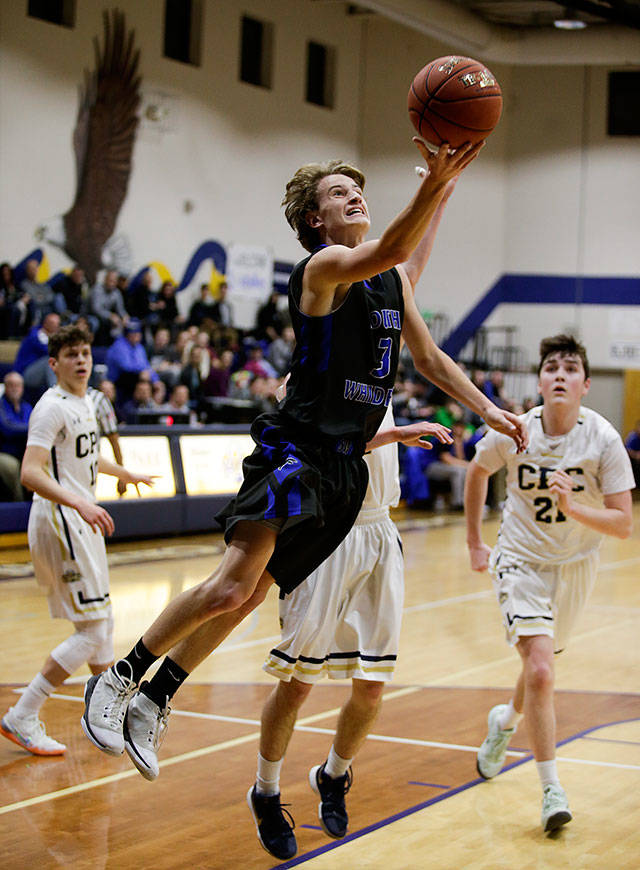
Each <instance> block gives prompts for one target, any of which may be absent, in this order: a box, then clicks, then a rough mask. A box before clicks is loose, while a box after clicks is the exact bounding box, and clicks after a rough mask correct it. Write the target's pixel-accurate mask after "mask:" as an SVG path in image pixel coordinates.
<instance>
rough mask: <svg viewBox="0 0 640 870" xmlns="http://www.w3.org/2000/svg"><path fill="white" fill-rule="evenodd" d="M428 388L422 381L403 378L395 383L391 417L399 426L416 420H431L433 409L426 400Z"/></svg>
mask: <svg viewBox="0 0 640 870" xmlns="http://www.w3.org/2000/svg"><path fill="white" fill-rule="evenodd" d="M427 393H428V387H427V384H426V382H425V381H424V380H422V379H419V380H413V379H412V378H405V379H404V380H403V381H401V382H400V383H396V387H395V390H394V394H393V415H394V417H395V418H396V422H398V421H400V422H399V425H401V424H402V422H403V421H404V422H405V423H412V422H414V421H416V420H425V419H431V417H432V415H433V412H434V410H435V409H434V407H433V405H431V404H430V403H429V401H428V398H427Z"/></svg>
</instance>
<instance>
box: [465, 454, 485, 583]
mask: <svg viewBox="0 0 640 870" xmlns="http://www.w3.org/2000/svg"><path fill="white" fill-rule="evenodd" d="M489 477H490V474H489V472H488V471H485V469H484V468H483V467H482V466H481V465H478V463H477V462H476V460H475V459H472V460H471V462H470V463H469V467H468V468H467V476H466V478H465V482H464V515H465V519H466V522H467V548H468V550H469V559H470V561H471V570H472V571H486V570H487V568H488V566H489V554H490V553H491V548H490V547H488V546H487V545H486V544H485V542H484V541H483V540H482V511H483V508H484V505H485V503H486V501H487V489H488V486H489Z"/></svg>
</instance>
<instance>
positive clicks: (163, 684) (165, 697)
mask: <svg viewBox="0 0 640 870" xmlns="http://www.w3.org/2000/svg"><path fill="white" fill-rule="evenodd" d="M188 676H189V674H188V673H187V672H186V671H184V670H183V669H182V668H181V667H180V665H178V664H176V663H175V662H174V661H173V659H170V658H169V656H167V657H166V658H165V660H164V661H163V662H162V664H161V665H160V667H159V668H158V670H157V671H156V672H155V674H154V675H153V676H152V677H151V679H150V680H149V682H148V683H143V685H142V687H141V689H140V691H141V692H142V693H143V694H144V695H146V696H147V698H151V700H152V701H153V702H154V704H157V705H158V707H160V708H162V709H164V708H165V707H166V706H167V703H168V702H169V701H170V700H171V698H173V696H174V695H175V693H176V692H177V691H178V689H179V688H180V686H181V685H182V684H183V683H184V681H185V680H186V679H187V677H188Z"/></svg>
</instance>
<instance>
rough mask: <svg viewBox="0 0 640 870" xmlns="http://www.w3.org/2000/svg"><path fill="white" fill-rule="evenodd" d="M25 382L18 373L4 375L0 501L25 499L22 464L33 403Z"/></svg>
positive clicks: (0, 409)
mask: <svg viewBox="0 0 640 870" xmlns="http://www.w3.org/2000/svg"><path fill="white" fill-rule="evenodd" d="M23 392H24V382H23V380H22V375H20V374H19V373H18V372H8V373H7V374H6V375H5V376H4V395H3V396H2V397H0V500H5V499H10V500H11V501H24V500H25V498H26V494H25V492H24V490H23V488H22V484H21V483H20V463H21V462H22V457H23V455H24V451H25V448H26V446H27V432H28V429H29V415H30V414H31V410H32V409H31V405H30V404H29V403H28V402H25V401H24V400H23V398H22V395H23Z"/></svg>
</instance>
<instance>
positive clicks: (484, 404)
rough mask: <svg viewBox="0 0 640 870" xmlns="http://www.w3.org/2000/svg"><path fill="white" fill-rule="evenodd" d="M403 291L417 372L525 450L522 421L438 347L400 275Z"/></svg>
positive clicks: (405, 331)
mask: <svg viewBox="0 0 640 870" xmlns="http://www.w3.org/2000/svg"><path fill="white" fill-rule="evenodd" d="M403 295H404V323H403V327H402V337H403V338H404V340H405V341H406V343H407V345H408V347H409V350H410V351H411V355H412V356H413V361H414V364H415V366H416V368H417V369H418V371H419V372H420V374H422V375H424V377H426V378H427V379H428V380H430V381H432V383H434V384H436V386H438V387H440V389H441V390H444V392H445V393H447V394H448V395H450V396H452V397H453V398H454V399H457V400H458V401H459V402H461V403H462V404H463V405H466V406H467V408H470V409H471V410H472V411H474V412H475V413H476V414H478V415H479V416H480V417H482V419H483V420H484V421H485V422H486V423H487V425H488V426H490V427H491V428H492V429H495V430H496V431H497V432H502V433H503V434H504V435H509V437H510V438H513V440H514V441H515V443H516V447H517V448H518V451H519V452H521V451H522V450H524V449H525V448H526V446H527V444H528V443H529V436H528V434H527V430H526V429H525V426H524V424H523V422H522V421H521V420H520V419H519V418H518V417H517V416H516V415H515V414H512V413H510V412H509V411H502V410H501V409H500V408H498V407H497V405H494V404H493V402H491V401H490V400H489V399H488V398H487V396H485V394H484V393H482V392H481V391H480V390H479V389H478V388H477V387H476V386H475V385H474V384H472V383H471V381H470V380H469V378H468V377H467V376H466V375H465V374H463V372H462V371H461V370H460V368H459V367H458V366H457V365H456V364H455V363H454V361H453V360H452V359H451V357H450V356H448V355H447V354H446V353H444V351H442V350H440V348H439V347H438V346H437V345H436V343H435V342H434V340H433V339H432V337H431V333H430V332H429V330H428V329H427V326H426V324H425V322H424V320H423V319H422V317H421V316H420V313H419V311H418V309H417V308H416V304H415V301H414V298H413V292H412V290H411V287H410V285H409V282H408V281H407V280H406V278H405V279H403Z"/></svg>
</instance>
